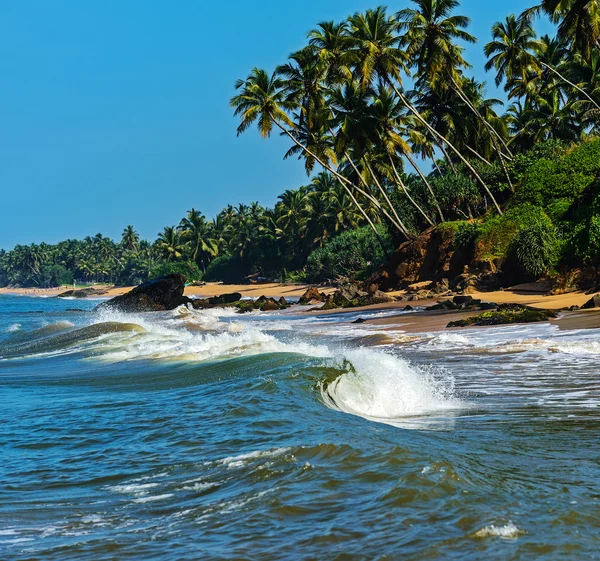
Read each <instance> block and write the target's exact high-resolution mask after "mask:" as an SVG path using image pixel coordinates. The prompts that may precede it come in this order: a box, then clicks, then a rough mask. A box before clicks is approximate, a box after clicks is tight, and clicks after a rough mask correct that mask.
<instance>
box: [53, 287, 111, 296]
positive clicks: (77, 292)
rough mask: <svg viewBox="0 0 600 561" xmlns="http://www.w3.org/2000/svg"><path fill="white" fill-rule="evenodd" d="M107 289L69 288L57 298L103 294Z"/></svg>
mask: <svg viewBox="0 0 600 561" xmlns="http://www.w3.org/2000/svg"><path fill="white" fill-rule="evenodd" d="M106 293H107V290H104V289H101V288H93V287H90V288H81V289H79V290H67V291H66V292H61V293H60V294H59V295H57V298H87V297H88V296H102V295H103V294H106Z"/></svg>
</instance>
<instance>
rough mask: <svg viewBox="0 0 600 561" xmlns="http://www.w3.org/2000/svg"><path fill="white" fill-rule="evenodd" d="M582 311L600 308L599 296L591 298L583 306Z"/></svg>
mask: <svg viewBox="0 0 600 561" xmlns="http://www.w3.org/2000/svg"><path fill="white" fill-rule="evenodd" d="M581 308H582V309H583V310H590V309H592V308H600V294H596V295H595V296H592V297H591V298H590V299H589V300H588V301H587V302H586V303H585V304H584V305H583V306H581Z"/></svg>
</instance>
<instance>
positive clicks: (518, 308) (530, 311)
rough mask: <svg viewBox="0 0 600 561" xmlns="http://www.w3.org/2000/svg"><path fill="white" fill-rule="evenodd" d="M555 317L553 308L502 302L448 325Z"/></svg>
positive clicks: (482, 324)
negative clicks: (485, 310) (493, 307)
mask: <svg viewBox="0 0 600 561" xmlns="http://www.w3.org/2000/svg"><path fill="white" fill-rule="evenodd" d="M555 317H557V314H556V312H554V311H553V310H543V309H539V308H531V307H529V306H522V305H521V304H502V305H501V306H498V309H497V310H493V311H488V312H483V313H482V314H479V315H478V316H473V317H470V318H466V319H459V320H458V321H451V322H450V323H449V324H448V327H469V326H472V325H476V326H486V325H506V324H511V323H535V322H539V321H548V320H549V319H551V318H555Z"/></svg>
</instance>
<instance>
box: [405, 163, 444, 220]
mask: <svg viewBox="0 0 600 561" xmlns="http://www.w3.org/2000/svg"><path fill="white" fill-rule="evenodd" d="M404 155H405V156H406V159H407V160H408V161H409V162H410V165H411V166H412V167H413V168H415V171H416V172H417V173H418V174H419V177H420V178H421V179H422V180H423V183H425V185H426V186H427V189H428V190H429V193H430V195H431V197H432V199H433V204H434V205H435V208H437V211H438V213H439V215H440V218H441V219H442V222H446V219H445V218H444V213H443V212H442V208H441V207H440V203H439V202H438V200H437V198H436V196H435V193H434V192H433V188H432V187H431V184H430V183H429V181H428V180H427V177H425V174H424V173H423V172H422V171H421V168H420V167H419V166H418V165H417V162H415V161H414V159H413V158H412V157H411V155H410V154H409V153H408V152H406V153H405V154H404Z"/></svg>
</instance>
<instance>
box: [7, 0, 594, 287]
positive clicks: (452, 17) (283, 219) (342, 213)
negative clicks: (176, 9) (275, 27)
mask: <svg viewBox="0 0 600 561" xmlns="http://www.w3.org/2000/svg"><path fill="white" fill-rule="evenodd" d="M538 17H546V18H549V19H550V21H551V22H552V23H553V24H554V26H555V29H556V33H555V36H552V37H551V36H548V35H544V36H538V35H537V33H536V31H535V27H534V25H535V21H536V18H538ZM469 24H470V20H469V18H467V17H465V16H464V15H461V14H460V5H459V2H458V0H410V1H408V3H407V5H406V6H405V7H404V8H403V9H400V10H399V11H391V10H388V9H386V8H384V7H381V6H380V7H376V8H373V9H369V10H366V11H365V12H361V13H356V14H353V15H350V16H349V17H348V18H347V19H345V20H344V21H339V22H335V21H323V22H320V23H318V24H317V25H316V26H315V27H314V29H312V30H310V31H309V32H308V34H307V40H306V43H305V45H304V46H303V47H302V48H301V49H299V50H297V51H296V52H294V53H292V54H291V55H290V56H289V57H288V59H287V61H282V64H281V65H279V66H277V67H276V68H274V69H273V70H272V71H267V70H264V69H261V68H254V69H252V70H251V71H250V72H249V74H248V75H247V77H246V78H243V79H240V80H238V81H237V83H236V84H235V88H236V91H235V94H234V96H233V97H232V99H231V107H232V109H233V111H234V113H235V115H236V116H237V117H238V118H239V125H238V129H237V130H238V134H242V133H245V132H246V131H247V130H248V129H250V128H251V127H252V126H253V125H256V127H257V128H258V131H259V133H260V134H261V135H262V136H263V137H265V138H266V137H269V136H271V135H272V134H274V133H275V134H278V135H281V136H282V137H284V138H285V139H287V141H288V143H289V147H288V149H287V152H286V153H285V154H284V158H292V157H293V158H298V159H300V160H301V161H302V163H303V165H304V167H305V169H306V173H307V176H308V178H307V181H306V185H303V186H300V187H298V188H297V189H291V190H288V191H285V192H284V193H282V194H281V195H280V196H279V198H278V201H277V203H276V204H275V205H274V206H273V207H272V208H265V207H263V206H261V205H259V204H258V203H252V204H250V205H246V204H239V205H237V206H235V207H234V206H227V207H226V208H225V209H223V210H222V211H221V212H220V213H219V214H218V215H217V216H216V217H215V218H213V219H212V220H208V219H207V218H205V217H204V216H203V215H202V213H200V212H199V211H197V210H195V209H191V210H190V211H189V212H188V214H187V216H186V217H184V218H183V219H182V221H181V222H180V224H179V225H177V226H169V227H166V228H165V229H164V231H163V232H161V233H160V234H159V235H158V238H157V240H156V241H154V242H152V243H149V242H146V241H143V240H140V239H139V236H138V235H137V234H136V232H135V230H134V229H133V228H132V227H131V226H128V227H127V228H126V229H125V231H124V232H123V236H122V239H121V241H119V242H113V241H112V240H110V239H108V238H105V237H103V236H101V235H100V234H99V235H97V236H95V237H94V238H86V239H85V240H82V241H77V240H67V241H65V242H61V243H59V244H57V245H53V246H50V245H46V244H40V245H35V244H34V245H30V246H17V247H15V248H14V249H13V250H12V251H10V252H2V253H1V254H0V282H2V283H3V284H8V283H10V284H20V285H40V286H42V285H47V284H53V283H57V282H59V281H60V282H67V281H68V282H70V281H71V280H72V279H77V280H86V281H107V282H108V281H110V282H117V283H132V282H137V281H139V280H144V279H145V278H148V277H149V276H152V275H154V274H158V272H164V271H167V270H172V271H174V270H176V269H177V267H179V269H177V270H183V269H185V271H186V272H187V276H188V277H189V279H190V280H195V279H199V278H200V277H204V278H206V279H207V280H228V281H233V280H240V279H243V278H247V277H248V276H263V277H271V278H282V279H290V278H291V279H294V278H308V279H310V280H319V281H323V280H331V279H334V278H337V277H348V276H350V277H351V276H359V277H360V276H361V275H364V274H366V272H368V271H369V270H372V269H373V267H375V266H377V265H378V264H380V263H381V262H383V261H384V260H385V259H386V257H387V256H389V254H390V252H391V250H392V248H393V246H395V245H398V244H400V243H402V242H403V241H409V240H412V239H414V238H415V237H417V236H418V235H419V234H420V233H422V232H423V231H425V230H427V229H430V228H437V227H440V225H443V224H446V223H452V224H454V225H457V224H458V225H457V226H456V227H455V228H454V231H455V232H456V244H457V247H459V248H460V247H462V248H463V249H464V248H467V247H468V248H469V250H470V251H473V252H474V254H475V255H476V257H477V258H478V259H490V260H496V262H497V263H501V262H505V263H512V264H514V266H515V267H516V268H517V269H519V270H520V271H522V274H523V275H525V276H528V277H532V278H537V277H540V276H542V275H544V274H546V273H547V272H548V271H549V270H551V269H553V268H556V267H560V266H563V265H564V266H575V265H582V264H586V263H587V264H589V263H597V260H598V259H600V250H599V249H598V247H600V245H599V244H598V241H599V240H600V179H599V178H600V140H596V135H598V133H599V132H600V131H599V128H600V2H598V0H561V1H558V0H542V1H541V3H540V4H539V5H537V6H534V7H532V8H530V9H527V10H525V12H524V13H522V14H510V15H508V16H507V17H506V18H505V20H504V21H500V22H497V23H495V24H494V25H493V27H492V29H491V34H490V37H489V40H488V41H486V42H485V43H484V45H483V51H484V53H485V56H486V58H487V63H486V64H485V70H486V71H487V72H489V73H491V77H492V78H493V80H494V82H495V84H496V86H497V87H499V88H502V89H503V90H504V98H505V99H504V100H501V99H496V98H492V97H488V96H487V92H486V84H485V83H484V82H481V81H478V80H477V79H476V78H475V77H474V76H473V75H472V74H471V71H472V67H471V65H470V64H469V61H468V60H467V59H466V50H465V46H466V45H467V44H470V43H474V42H476V38H475V37H474V36H473V35H472V34H471V33H469V31H468V29H469ZM352 244H354V245H355V247H354V250H353V248H352V247H351V246H352ZM532 248H534V249H533V250H532ZM538 249H539V251H538ZM336 255H338V256H341V255H344V257H343V258H341V257H340V258H339V259H337V260H336V258H335V256H336ZM182 267H183V269H181V268H182Z"/></svg>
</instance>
